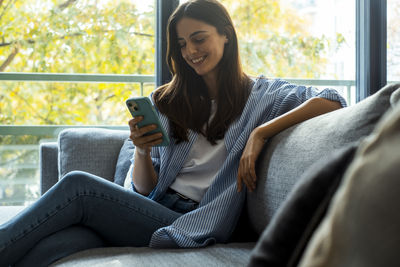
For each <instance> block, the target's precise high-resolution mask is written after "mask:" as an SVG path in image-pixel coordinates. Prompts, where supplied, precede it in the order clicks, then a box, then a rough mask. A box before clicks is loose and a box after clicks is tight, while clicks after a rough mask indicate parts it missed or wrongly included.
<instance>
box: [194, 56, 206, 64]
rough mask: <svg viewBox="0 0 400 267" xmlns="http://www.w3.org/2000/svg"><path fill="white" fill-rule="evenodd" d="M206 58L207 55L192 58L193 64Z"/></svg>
mask: <svg viewBox="0 0 400 267" xmlns="http://www.w3.org/2000/svg"><path fill="white" fill-rule="evenodd" d="M204 59H205V56H203V57H199V58H195V59H192V62H193V64H197V63H199V62H201V61H203V60H204Z"/></svg>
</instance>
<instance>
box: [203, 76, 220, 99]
mask: <svg viewBox="0 0 400 267" xmlns="http://www.w3.org/2000/svg"><path fill="white" fill-rule="evenodd" d="M203 80H204V82H205V84H206V85H207V89H208V95H209V96H210V98H211V99H216V98H217V94H218V86H217V79H216V78H215V77H204V76H203Z"/></svg>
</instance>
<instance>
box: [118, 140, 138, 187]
mask: <svg viewBox="0 0 400 267" xmlns="http://www.w3.org/2000/svg"><path fill="white" fill-rule="evenodd" d="M134 151H135V146H134V145H133V143H132V140H130V139H129V138H128V139H126V140H125V141H124V144H123V145H122V147H121V151H120V152H119V155H118V160H117V165H116V166H115V174H114V183H116V184H119V185H121V186H124V182H125V178H126V174H127V173H128V171H129V167H130V166H131V164H132V163H131V158H132V156H133V153H134Z"/></svg>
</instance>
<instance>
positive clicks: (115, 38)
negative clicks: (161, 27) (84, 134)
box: [0, 0, 154, 125]
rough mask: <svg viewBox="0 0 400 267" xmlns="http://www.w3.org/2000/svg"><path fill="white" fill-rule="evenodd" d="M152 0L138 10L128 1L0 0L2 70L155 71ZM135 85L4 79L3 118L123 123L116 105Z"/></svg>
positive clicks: (2, 120)
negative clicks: (142, 8)
mask: <svg viewBox="0 0 400 267" xmlns="http://www.w3.org/2000/svg"><path fill="white" fill-rule="evenodd" d="M152 3H153V1H149V5H150V8H149V11H143V10H141V11H139V10H138V9H137V7H136V6H135V4H134V1H130V0H119V1H111V0H103V1H100V0H99V1H96V0H63V1H59V0H18V1H16V0H2V1H1V0H0V14H2V15H1V17H0V25H1V26H0V64H1V65H0V71H7V72H44V73H106V74H149V75H153V74H154V8H153V7H152ZM138 88H139V85H138V84H96V83H92V84H85V83H39V82H21V83H16V82H7V83H3V84H2V85H1V93H0V103H1V104H0V114H1V115H0V123H2V124H33V125H41V124H102V123H107V124H121V123H125V120H126V119H125V120H124V121H121V118H126V117H127V116H128V113H127V112H126V110H125V108H124V107H123V105H122V104H121V103H123V100H124V99H126V98H127V97H129V96H131V95H137V94H139V92H138ZM151 89H152V86H150V87H149V88H147V90H151Z"/></svg>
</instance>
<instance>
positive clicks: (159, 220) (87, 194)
mask: <svg viewBox="0 0 400 267" xmlns="http://www.w3.org/2000/svg"><path fill="white" fill-rule="evenodd" d="M81 196H83V197H95V198H98V199H103V200H109V201H112V202H115V203H118V204H121V205H122V206H124V207H125V208H128V209H131V210H133V211H135V212H138V213H140V214H141V215H143V216H146V217H147V218H149V219H151V220H153V221H155V222H156V223H158V224H160V225H161V227H162V226H164V225H165V224H168V223H169V222H167V220H163V218H160V217H157V216H154V214H151V213H148V212H146V211H145V210H143V209H141V208H138V207H136V206H133V205H130V204H129V203H128V202H126V201H121V200H118V199H115V198H113V197H110V196H109V195H104V194H100V195H99V194H97V193H95V192H90V191H89V192H78V193H77V194H76V195H75V196H74V197H72V198H68V199H67V202H66V203H63V204H61V205H57V206H56V207H55V209H53V210H52V211H50V212H47V213H46V217H44V218H42V219H37V221H36V223H34V224H33V223H32V224H31V225H30V227H28V229H24V230H22V232H21V233H20V234H19V235H17V236H16V237H15V238H12V239H11V240H10V241H8V242H7V243H5V244H4V246H2V247H1V248H0V250H2V249H4V248H6V247H7V246H9V245H10V244H13V243H15V242H16V241H18V240H19V239H21V238H23V237H24V236H26V235H27V234H30V233H32V232H33V231H34V230H35V229H37V228H38V227H39V226H40V225H41V224H43V223H45V222H46V221H47V220H48V219H50V218H51V217H53V216H55V215H56V214H57V213H58V212H59V211H61V210H63V209H65V208H67V207H68V206H69V205H70V204H71V203H72V202H73V201H75V200H76V199H78V198H79V197H81Z"/></svg>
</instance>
